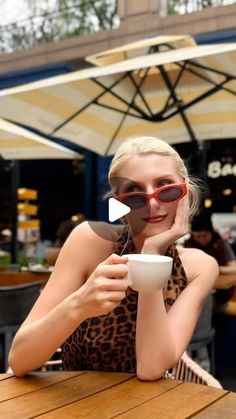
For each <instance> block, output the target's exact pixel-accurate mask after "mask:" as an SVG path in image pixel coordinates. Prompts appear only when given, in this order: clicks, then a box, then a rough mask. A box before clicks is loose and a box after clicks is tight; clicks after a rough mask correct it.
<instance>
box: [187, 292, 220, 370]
mask: <svg viewBox="0 0 236 419" xmlns="http://www.w3.org/2000/svg"><path fill="white" fill-rule="evenodd" d="M212 316H213V294H211V295H210V296H209V297H208V298H207V300H206V301H205V304H204V305H203V308H202V311H201V314H200V317H199V319H198V321H197V324H196V327H195V330H194V332H193V336H192V339H191V341H190V344H189V346H188V352H189V353H190V354H191V356H192V357H193V355H194V354H195V353H196V355H197V354H198V351H199V350H201V349H202V348H207V352H208V356H209V360H210V371H211V373H212V374H213V375H214V374H215V329H214V328H213V326H212Z"/></svg>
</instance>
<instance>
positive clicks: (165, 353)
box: [136, 249, 219, 380]
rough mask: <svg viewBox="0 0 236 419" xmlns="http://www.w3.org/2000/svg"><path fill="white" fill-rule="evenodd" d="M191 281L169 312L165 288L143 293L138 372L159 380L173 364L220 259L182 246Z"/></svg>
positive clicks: (209, 287)
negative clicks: (217, 260) (165, 299)
mask: <svg viewBox="0 0 236 419" xmlns="http://www.w3.org/2000/svg"><path fill="white" fill-rule="evenodd" d="M181 259H182V262H183V265H184V268H185V270H186V273H187V277H188V285H187V287H186V288H185V289H184V290H183V291H182V293H181V294H180V295H179V297H178V298H177V299H176V301H175V303H174V304H173V306H172V307H171V308H170V310H169V311H168V313H166V310H165V305H164V299H163V292H162V290H159V291H156V292H155V293H139V303H138V316H137V337H136V339H137V340H136V353H137V375H138V377H139V378H140V379H142V380H156V379H158V378H160V377H162V376H163V374H164V373H165V371H166V370H168V369H169V368H171V367H173V366H174V365H175V364H176V362H177V361H178V360H179V358H180V357H181V355H182V354H183V352H184V351H185V349H186V347H187V346H188V343H189V341H190V339H191V337H192V334H193V331H194V327H195V325H196V322H197V319H198V317H199V314H200V311H201V308H202V305H203V303H204V301H205V299H206V297H207V296H208V295H209V293H210V291H211V289H212V288H213V286H214V283H215V280H216V279H217V276H218V274H219V269H218V265H217V263H216V261H215V260H214V259H213V258H212V257H211V256H208V255H207V254H205V253H204V252H201V251H200V250H197V249H182V250H181Z"/></svg>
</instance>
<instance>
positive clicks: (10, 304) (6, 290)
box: [0, 281, 42, 372]
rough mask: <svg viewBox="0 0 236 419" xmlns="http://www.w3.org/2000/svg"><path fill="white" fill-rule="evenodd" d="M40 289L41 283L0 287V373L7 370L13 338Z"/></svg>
mask: <svg viewBox="0 0 236 419" xmlns="http://www.w3.org/2000/svg"><path fill="white" fill-rule="evenodd" d="M41 287H42V282H41V281H34V282H30V283H24V284H20V285H11V286H0V372H5V371H6V370H7V367H8V353H9V350H10V347H11V343H12V340H13V337H14V335H15V333H16V332H17V330H18V328H19V327H20V325H21V324H22V322H23V321H24V320H25V318H26V316H27V315H28V313H29V311H30V310H31V308H32V306H33V304H34V302H35V301H36V299H37V298H38V296H39V294H40V289H41Z"/></svg>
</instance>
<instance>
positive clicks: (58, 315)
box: [9, 223, 128, 376]
mask: <svg viewBox="0 0 236 419" xmlns="http://www.w3.org/2000/svg"><path fill="white" fill-rule="evenodd" d="M111 253H112V243H111V242H108V241H105V240H103V239H101V238H99V237H98V236H97V235H96V234H95V233H94V232H93V231H92V230H91V228H90V227H89V226H88V224H87V223H83V224H80V225H79V226H78V227H76V229H75V230H73V232H72V233H71V235H70V236H69V238H68V239H67V241H66V243H65V245H64V246H63V248H62V250H61V252H60V255H59V257H58V260H57V263H56V266H55V268H54V271H53V273H52V275H51V277H50V279H49V281H48V283H47V285H46V287H45V288H44V290H43V292H42V293H41V295H40V297H39V299H38V300H37V302H36V304H35V305H34V307H33V309H32V310H31V312H30V314H29V316H28V317H27V319H26V320H25V322H24V323H23V325H22V326H21V328H20V329H19V331H18V332H17V334H16V336H15V338H14V341H13V345H12V348H11V351H10V355H9V363H10V367H11V368H12V370H13V372H14V373H15V374H16V375H17V376H23V375H24V374H26V373H27V372H28V371H31V370H33V369H36V368H38V367H40V366H41V365H43V364H44V363H45V362H46V361H47V360H48V359H49V358H50V357H51V356H52V355H53V354H54V353H55V352H56V350H57V348H58V347H59V346H60V345H61V344H62V343H63V342H64V341H65V340H66V339H67V338H68V336H70V335H71V333H72V332H73V331H74V330H75V329H76V328H77V327H78V326H79V324H80V323H81V322H83V321H84V320H85V319H87V318H89V317H93V316H98V315H102V314H106V313H108V312H109V311H111V310H112V309H113V308H115V307H116V306H117V305H118V304H119V303H120V301H121V299H123V298H124V296H125V291H126V289H127V287H128V280H127V279H125V278H126V276H127V272H128V268H127V266H126V263H127V260H126V258H124V257H120V256H118V255H110V254H111ZM109 255H110V256H109ZM103 261H104V262H103ZM87 278H88V279H87Z"/></svg>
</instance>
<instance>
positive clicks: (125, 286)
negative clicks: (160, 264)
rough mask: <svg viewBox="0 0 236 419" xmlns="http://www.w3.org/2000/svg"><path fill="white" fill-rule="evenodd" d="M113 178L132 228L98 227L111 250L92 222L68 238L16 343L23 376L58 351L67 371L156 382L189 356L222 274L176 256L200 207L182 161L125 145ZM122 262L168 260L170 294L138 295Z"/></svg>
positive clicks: (159, 145)
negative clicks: (138, 256) (149, 257)
mask: <svg viewBox="0 0 236 419" xmlns="http://www.w3.org/2000/svg"><path fill="white" fill-rule="evenodd" d="M108 178H109V182H110V186H111V193H112V195H113V196H114V197H115V198H116V199H119V201H120V202H123V203H124V204H126V205H129V206H130V207H132V209H131V211H130V213H129V214H127V215H126V217H125V218H126V224H125V225H123V224H122V225H113V224H108V223H99V222H97V223H96V222H95V224H98V225H99V226H100V225H101V224H102V226H104V228H106V229H107V228H109V229H110V230H111V232H112V234H113V237H114V240H107V239H105V238H104V237H101V236H100V235H99V234H97V233H96V231H95V230H94V228H92V227H91V224H90V223H88V222H83V223H81V224H80V225H78V226H77V227H76V228H74V229H73V230H72V232H71V234H70V235H69V237H68V238H67V240H66V242H65V243H64V245H63V247H62V249H61V251H60V254H59V257H58V259H57V262H56V265H55V267H54V269H53V272H52V274H51V276H50V278H49V280H48V282H47V284H46V286H45V287H44V289H43V291H42V293H41V294H40V296H39V299H38V300H37V302H36V303H35V305H34V307H33V309H32V310H31V312H30V314H29V316H28V317H27V319H26V320H25V321H24V323H23V325H22V326H21V328H20V329H19V330H18V332H17V334H16V335H15V337H14V341H13V344H12V348H11V351H10V354H9V364H10V367H11V368H12V370H13V372H14V374H15V375H17V376H23V375H25V374H26V373H27V372H29V371H31V370H33V369H36V368H39V367H40V366H42V365H43V364H44V363H45V362H46V361H47V360H48V359H50V357H51V356H52V355H53V354H54V353H55V352H56V350H57V348H59V347H61V349H62V362H63V367H64V368H65V369H67V370H80V371H81V370H86V371H87V370H92V371H116V372H130V373H131V372H132V373H136V374H137V376H138V378H139V379H141V380H147V381H149V380H157V379H159V378H161V377H163V375H165V374H166V372H167V371H168V370H169V369H171V368H172V367H173V366H174V365H176V363H177V362H178V360H179V359H180V358H181V356H182V354H183V352H184V351H185V350H186V347H187V346H188V343H189V341H190V339H191V336H192V333H193V330H194V328H195V325H196V322H197V319H198V316H199V314H200V312H201V308H202V306H203V304H204V301H205V300H206V298H207V296H208V295H209V294H210V292H211V289H212V288H213V287H214V283H215V280H216V278H217V277H218V273H219V270H218V265H217V263H216V261H215V260H214V258H212V257H210V256H209V255H207V254H206V253H204V252H201V251H200V250H198V249H186V248H179V247H177V246H176V240H177V239H179V238H180V237H182V236H184V235H185V234H186V232H187V231H188V227H189V217H190V216H192V215H193V214H194V212H195V211H196V208H197V206H198V201H199V195H198V184H196V182H194V180H193V179H192V178H191V177H190V176H189V174H188V172H187V168H186V166H185V164H184V162H183V160H182V159H181V157H180V156H179V154H178V153H177V152H176V151H175V150H174V149H173V148H172V147H171V146H170V145H169V144H167V143H166V142H165V141H162V140H160V139H157V138H153V137H138V138H132V139H129V140H127V141H125V142H124V143H122V144H121V145H120V147H119V148H118V150H117V151H116V154H115V156H114V157H113V160H112V163H111V166H110V171H109V175H108ZM95 224H93V226H94V225H95ZM140 224H142V226H143V228H142V229H141V231H140V229H138V227H140ZM124 253H126V254H127V253H144V254H145V253H146V254H150V253H151V254H156V255H158V254H159V255H167V256H170V257H172V258H173V269H172V273H171V276H170V278H169V280H168V282H167V283H166V284H165V286H164V288H163V289H158V290H156V291H154V292H137V291H134V290H132V289H131V288H130V287H129V285H130V283H129V279H128V272H129V265H128V257H127V256H125V254H124ZM156 274H157V275H158V270H157V272H156Z"/></svg>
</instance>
